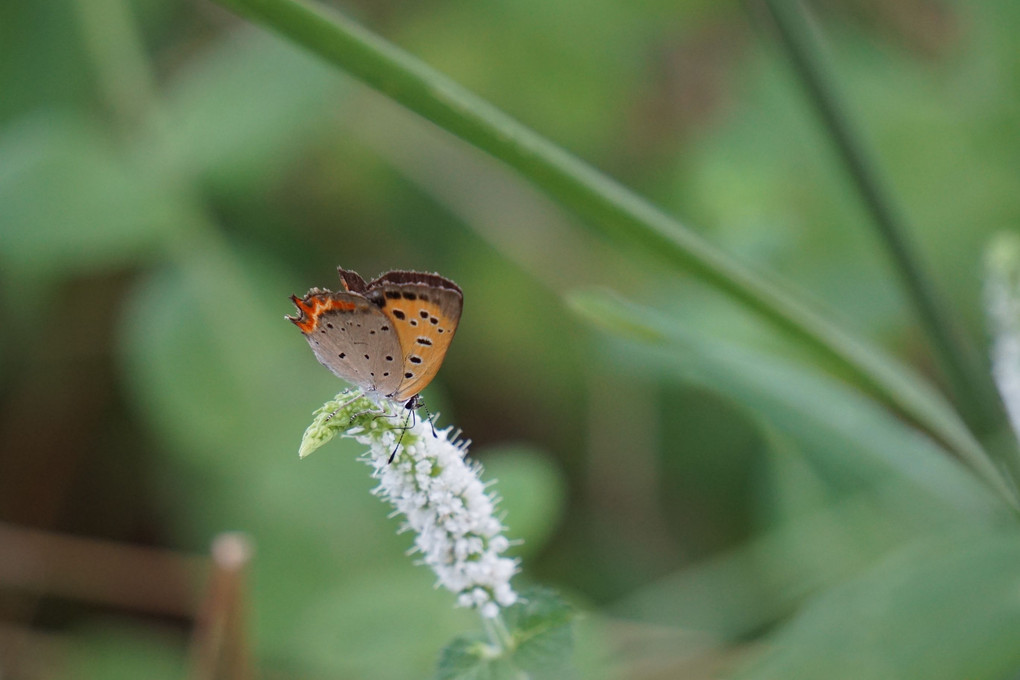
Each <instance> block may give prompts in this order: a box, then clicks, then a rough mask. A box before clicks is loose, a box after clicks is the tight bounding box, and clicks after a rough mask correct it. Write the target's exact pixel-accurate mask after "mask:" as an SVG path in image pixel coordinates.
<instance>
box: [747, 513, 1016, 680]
mask: <svg viewBox="0 0 1020 680" xmlns="http://www.w3.org/2000/svg"><path fill="white" fill-rule="evenodd" d="M1017 564H1020V536H1018V535H1017V533H1016V532H1015V531H998V532H982V533H979V534H977V535H974V534H973V533H972V532H965V533H964V532H961V533H955V534H953V535H950V536H946V537H941V538H938V539H931V540H924V541H919V542H917V543H916V544H913V545H910V546H907V547H906V548H904V549H903V550H901V551H900V552H898V553H897V554H895V555H893V556H892V557H891V558H890V559H888V560H886V561H885V562H883V563H882V564H880V565H879V566H877V567H876V568H874V569H873V570H871V571H870V572H868V573H866V574H864V575H863V576H861V577H860V578H858V579H856V580H854V581H852V582H849V583H847V584H845V585H844V586H841V587H839V588H836V589H834V590H832V591H830V592H829V593H827V594H825V595H823V596H821V597H819V598H818V599H817V600H815V601H814V602H812V603H811V604H810V605H809V606H807V607H806V608H804V609H803V610H802V611H801V613H800V614H798V615H797V617H796V618H795V619H794V620H793V621H792V622H790V624H788V625H787V626H785V627H784V628H783V629H782V630H781V631H779V633H777V634H776V635H775V636H773V638H772V639H771V640H770V641H769V642H768V644H767V647H768V651H766V652H765V653H764V655H763V656H762V657H760V658H759V659H757V660H756V661H755V662H753V663H752V664H751V666H750V667H749V668H747V669H745V671H744V672H742V673H739V674H738V675H737V677H738V678H739V679H740V680H772V679H776V680H779V679H782V680H797V679H799V678H804V679H805V680H806V679H808V678H811V679H814V678H828V679H830V680H841V679H844V678H845V679H846V680H886V679H887V678H897V679H898V680H911V679H912V678H917V679H918V680H957V679H958V678H967V679H968V680H984V679H988V680H992V679H995V680H998V679H999V678H1004V677H1007V676H1010V673H1015V672H1016V669H1017V667H1020V647H1018V646H1017V644H1016V641H1017V639H1018V638H1020V596H1018V595H1017V594H1018V593H1020V572H1018V570H1017Z"/></svg>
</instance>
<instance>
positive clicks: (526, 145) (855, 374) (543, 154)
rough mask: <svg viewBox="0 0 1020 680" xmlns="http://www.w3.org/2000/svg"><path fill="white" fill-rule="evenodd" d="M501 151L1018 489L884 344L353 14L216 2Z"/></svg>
mask: <svg viewBox="0 0 1020 680" xmlns="http://www.w3.org/2000/svg"><path fill="white" fill-rule="evenodd" d="M217 2H219V3H220V4H222V5H224V6H225V7H228V8H230V9H232V10H234V11H236V12H238V13H239V14H241V15H243V16H245V17H248V18H250V19H252V20H254V21H256V22H258V23H261V24H264V25H266V26H268V27H270V28H272V29H273V30H275V31H277V32H278V33H280V34H282V35H284V36H286V37H287V38H289V39H290V40H293V41H294V42H296V43H298V44H300V45H302V46H303V47H305V48H306V49H308V50H310V51H312V52H314V53H316V54H318V55H319V56H320V57H322V58H323V59H325V60H327V61H329V62H331V63H332V64H334V65H336V66H338V67H340V68H342V69H343V70H345V71H346V72H348V73H349V74H351V75H353V76H355V77H357V78H359V79H361V80H362V81H364V82H365V83H367V84H368V85H370V86H371V87H373V88H375V89H377V90H379V91H380V92H382V93H384V94H386V95H387V96H389V97H390V98H392V99H393V100H394V101H396V102H398V103H400V104H402V105H403V106H405V107H407V108H408V109H410V110H412V111H414V112H416V113H418V114H419V115H421V116H422V117H424V118H426V119H428V120H430V121H432V122H433V123H435V124H436V125H438V126H440V127H441V128H443V129H445V130H447V131H448V132H451V133H452V134H454V135H456V136H458V137H460V138H462V139H464V140H465V141H467V142H469V143H471V144H473V145H474V146H476V147H478V148H479V149H481V150H483V151H485V152H487V153H489V154H491V155H492V156H494V157H496V158H498V159H500V160H502V161H503V162H505V163H507V164H508V165H510V166H511V167H513V168H515V169H516V170H517V171H518V172H520V173H521V174H522V175H524V176H525V177H527V178H528V179H529V180H531V181H532V182H533V183H535V184H536V185H537V186H538V187H540V188H541V189H542V190H544V191H545V192H546V193H548V194H549V195H550V196H552V197H554V198H555V199H557V200H558V201H559V202H560V203H561V204H563V205H564V206H566V207H567V208H569V209H570V210H572V211H574V212H576V213H577V214H579V215H581V216H582V217H584V218H586V220H587V221H588V224H589V225H590V226H592V227H595V228H597V229H599V230H600V231H602V232H603V233H605V234H607V235H610V236H612V237H613V238H615V239H617V240H621V241H626V242H627V243H628V244H629V245H631V246H638V247H640V248H641V249H642V250H644V251H645V252H647V253H649V254H651V255H653V256H655V257H657V258H658V259H660V260H662V261H665V262H667V263H669V264H670V265H672V266H674V267H676V268H677V269H678V270H682V271H685V272H689V273H692V274H694V275H695V276H697V277H699V278H700V279H701V280H703V281H704V282H706V283H708V284H709V285H711V286H713V287H715V288H717V289H719V290H721V291H723V292H725V293H727V294H728V295H729V296H730V297H732V298H734V299H735V300H737V301H738V302H740V303H741V304H743V305H745V306H747V307H748V308H750V309H753V310H754V311H756V312H757V313H759V314H761V315H762V316H763V317H765V318H766V319H768V320H769V321H770V322H771V323H773V324H774V325H776V326H777V327H779V328H782V329H784V330H785V331H787V332H788V333H790V334H791V335H792V336H793V337H794V338H796V339H797V340H798V341H799V342H801V343H803V344H804V345H805V346H807V347H810V348H812V349H813V350H814V351H815V352H816V353H817V354H818V355H819V356H820V357H821V358H822V359H823V360H824V361H825V363H826V364H827V365H829V366H830V367H831V368H832V369H834V370H836V371H837V372H838V373H840V374H841V375H845V376H847V377H848V378H849V379H851V380H852V381H853V382H855V383H856V384H858V385H859V386H860V387H862V388H863V389H865V390H867V391H868V392H870V393H871V394H873V395H875V396H876V397H877V398H878V399H880V400H881V401H883V402H885V403H886V404H888V405H890V406H891V407H892V408H894V409H896V410H897V411H899V412H901V413H902V414H904V415H905V416H906V417H908V418H909V419H911V420H913V421H914V422H916V423H918V424H919V426H920V427H922V428H923V429H925V430H927V431H928V432H929V433H931V434H932V435H933V436H935V437H936V438H937V439H939V440H941V441H943V442H944V443H945V444H946V445H947V446H949V447H950V448H951V449H953V450H954V451H955V452H956V453H957V454H958V455H959V456H960V457H961V458H963V459H964V460H966V461H967V463H968V464H970V465H971V466H972V467H974V468H975V469H976V470H977V471H978V474H979V475H981V476H982V477H984V478H985V479H987V480H988V481H989V483H991V484H992V485H993V487H995V488H996V490H997V492H998V493H1000V494H1002V495H1003V496H1004V497H1005V498H1007V499H1008V500H1009V502H1011V503H1015V500H1014V499H1013V495H1012V493H1011V492H1010V490H1009V488H1010V487H1008V486H1007V485H1006V484H1005V482H1004V481H1003V480H1002V479H1001V476H1000V473H999V472H998V470H997V469H996V468H994V466H993V465H992V464H991V463H990V462H989V460H988V456H987V454H986V453H985V451H984V450H983V449H982V447H981V445H980V444H979V443H978V442H977V441H976V440H975V439H974V437H973V436H972V435H971V433H970V432H969V431H968V430H967V428H966V427H965V425H964V424H963V423H962V421H961V420H960V418H959V416H958V415H957V413H956V412H955V411H954V410H953V409H952V408H951V407H950V406H949V404H948V402H947V401H946V400H945V399H944V398H943V397H942V396H941V395H940V394H939V393H937V392H936V391H935V390H934V389H933V388H932V387H931V386H930V385H929V384H928V383H927V382H926V381H924V380H923V379H922V378H921V377H919V376H917V375H915V374H913V373H912V372H911V371H910V370H908V369H907V368H906V367H904V366H903V365H901V364H899V363H897V362H895V361H893V360H892V359H891V358H889V357H887V356H885V355H884V354H883V353H882V352H881V350H879V349H878V348H877V347H875V346H872V345H870V344H869V343H867V342H865V341H864V340H862V339H860V338H857V337H855V336H854V335H852V334H851V333H849V332H848V331H846V330H844V329H841V328H839V327H837V326H836V325H834V324H833V323H831V322H830V321H829V320H828V319H826V318H824V317H823V316H821V315H820V314H819V313H817V312H815V311H814V310H813V309H811V308H810V307H809V306H808V305H806V304H805V303H803V302H802V301H801V300H800V299H798V298H797V297H795V296H794V295H792V294H791V293H790V292H789V290H788V286H786V285H778V284H776V283H774V282H773V280H772V279H771V278H766V277H764V276H762V275H760V274H757V273H755V272H752V271H750V270H749V269H747V268H746V267H745V266H743V265H741V264H740V263H738V262H737V261H735V260H733V259H731V258H729V257H727V256H726V255H725V254H723V253H722V252H720V251H719V250H717V249H716V248H715V247H713V246H712V245H710V244H709V243H708V242H706V241H704V240H703V239H702V238H700V237H699V236H698V235H697V234H695V233H694V232H692V231H690V230H688V229H685V228H684V227H683V226H682V225H681V224H680V223H678V222H677V221H676V220H675V219H673V218H672V217H670V216H669V215H667V214H665V213H664V212H662V211H661V210H659V209H658V208H656V207H655V206H653V205H651V204H650V203H649V202H647V201H646V200H644V199H642V198H641V197H640V196H638V195H636V194H635V193H634V192H632V191H630V190H629V189H627V188H626V187H624V186H622V185H620V184H619V183H617V182H615V181H613V180H612V179H610V178H608V177H606V176H605V175H603V174H601V173H599V172H598V171H596V170H595V169H593V168H592V167H591V166H589V165H587V164H585V163H584V162H582V161H581V160H579V159H577V158H576V157H574V156H572V155H570V154H568V153H567V152H565V151H564V150H563V149H561V148H560V147H558V146H556V145H555V144H553V143H552V142H550V141H548V140H546V139H544V138H543V137H541V136H540V135H538V134H536V133H534V132H533V131H531V130H529V129H528V128H526V127H525V126H523V125H521V124H520V123H518V122H516V121H515V120H513V119H512V118H510V117H509V116H507V115H505V114H503V113H502V112H501V111H499V110H497V109H496V108H494V107H493V106H492V105H490V104H489V103H487V102H486V101H484V100H482V99H481V98H479V97H477V96H475V95H474V94H472V93H471V92H469V91H467V90H465V89H464V88H462V87H460V86H459V85H457V84H456V83H455V82H453V81H452V80H450V79H449V78H447V77H445V76H443V75H442V74H441V73H439V72H437V71H435V70H434V69H432V68H430V67H429V66H427V65H426V64H424V63H423V62H421V61H419V60H418V59H416V58H414V57H413V56H411V55H410V54H408V53H406V52H403V51H402V50H400V49H399V48H397V47H395V46H394V45H392V44H390V43H388V42H386V41H385V40H383V39H382V38H380V37H379V36H376V35H374V34H373V33H371V32H370V31H368V30H366V29H365V28H363V27H361V26H359V25H357V24H355V23H354V22H352V21H350V20H348V19H347V18H345V17H343V16H341V15H339V14H336V13H327V12H326V11H324V10H320V9H318V8H316V7H314V6H312V5H309V4H305V3H303V2H298V1H296V0H217Z"/></svg>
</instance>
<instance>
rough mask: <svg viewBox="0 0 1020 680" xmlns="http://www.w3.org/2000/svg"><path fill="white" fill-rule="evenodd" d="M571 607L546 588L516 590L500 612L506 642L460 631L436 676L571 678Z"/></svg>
mask: <svg viewBox="0 0 1020 680" xmlns="http://www.w3.org/2000/svg"><path fill="white" fill-rule="evenodd" d="M576 615H577V614H576V612H575V610H574V608H573V607H571V606H570V605H569V604H567V603H566V602H565V601H564V600H563V599H562V598H561V597H560V596H559V595H557V594H556V593H555V592H554V591H553V590H550V589H548V588H531V589H528V590H526V591H524V592H522V593H520V599H519V600H518V602H517V604H514V605H512V606H510V607H507V608H505V609H503V610H502V613H501V616H502V617H503V622H504V624H505V625H506V628H507V632H508V633H509V637H510V639H509V645H508V647H507V648H506V649H500V648H499V647H497V646H496V645H495V644H493V643H492V642H490V641H489V640H487V639H486V638H485V637H484V636H482V635H463V636H461V637H458V638H456V639H455V640H454V641H453V642H451V643H450V644H449V645H447V646H446V648H445V649H444V650H443V653H442V655H441V656H440V659H439V670H438V672H437V673H436V679H437V680H501V679H502V678H515V679H519V678H524V677H527V678H533V679H537V678H556V679H557V680H562V679H563V678H564V677H571V673H570V672H569V670H568V666H569V664H570V657H571V654H572V652H573V648H574V633H573V628H572V625H571V624H572V622H573V619H574V617H575V616H576Z"/></svg>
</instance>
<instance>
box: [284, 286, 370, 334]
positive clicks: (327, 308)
mask: <svg viewBox="0 0 1020 680" xmlns="http://www.w3.org/2000/svg"><path fill="white" fill-rule="evenodd" d="M291 300H293V301H294V304H295V305H297V308H298V309H299V310H301V317H300V318H298V319H291V321H293V322H294V324H295V325H296V326H297V327H298V328H300V329H301V332H302V333H311V332H312V331H314V330H315V327H316V326H318V325H319V318H320V317H321V316H322V315H323V314H325V313H326V312H332V311H341V312H349V311H351V310H353V309H355V308H356V307H357V305H356V304H354V303H353V302H349V301H347V300H338V299H336V298H334V297H331V296H327V295H312V296H310V297H308V298H306V299H303V300H302V299H301V298H299V297H297V296H296V295H293V296H291Z"/></svg>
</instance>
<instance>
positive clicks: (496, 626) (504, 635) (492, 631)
mask: <svg viewBox="0 0 1020 680" xmlns="http://www.w3.org/2000/svg"><path fill="white" fill-rule="evenodd" d="M482 627H483V628H485V634H486V635H488V636H489V640H490V641H491V642H492V644H493V646H494V647H496V648H497V649H499V651H500V652H501V653H502V652H507V651H509V650H511V649H513V644H514V640H513V637H512V636H511V635H510V631H509V630H508V629H507V627H506V622H504V621H503V616H502V615H497V616H492V617H489V616H483V617H482Z"/></svg>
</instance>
